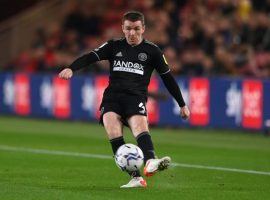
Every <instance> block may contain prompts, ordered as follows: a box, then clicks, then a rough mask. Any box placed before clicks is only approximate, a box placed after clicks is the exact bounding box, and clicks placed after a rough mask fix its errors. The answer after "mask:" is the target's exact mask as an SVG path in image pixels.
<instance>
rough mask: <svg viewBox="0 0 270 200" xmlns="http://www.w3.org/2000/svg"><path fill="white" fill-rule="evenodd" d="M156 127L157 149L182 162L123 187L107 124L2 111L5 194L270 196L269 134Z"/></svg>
mask: <svg viewBox="0 0 270 200" xmlns="http://www.w3.org/2000/svg"><path fill="white" fill-rule="evenodd" d="M125 132H126V134H125V138H126V142H131V143H135V140H134V139H133V137H132V136H131V133H130V132H129V130H128V129H125ZM151 135H152V138H153V141H154V144H155V149H156V153H157V155H158V156H160V157H161V156H165V155H169V156H171V157H172V161H173V163H174V164H175V166H173V167H171V168H170V169H168V170H167V171H164V172H161V173H159V174H156V175H155V176H154V177H151V178H147V183H148V187H147V188H146V189H142V188H139V189H138V188H137V189H120V188H119V187H120V186H121V185H122V184H125V183H127V182H128V181H129V177H128V176H127V175H126V174H125V173H123V172H121V171H120V170H119V169H118V168H117V167H116V165H115V163H114V160H113V158H112V154H111V147H110V145H109V142H108V140H107V138H106V135H105V131H104V129H103V127H101V126H99V125H97V124H91V123H85V122H84V123H82V122H69V121H52V120H34V119H25V118H16V117H0V199H1V200H16V199H18V200H24V199H25V200H29V199H33V200H43V199H48V200H54V199H69V200H70V199H80V200H81V199H97V200H98V199H107V200H111V199H125V200H131V199H151V200H152V199H166V200H170V199H173V200H175V199H181V200H185V199H188V200H192V199H194V200H198V199H199V200H201V199H202V200H205V199H206V200H208V199H213V200H234V199H237V200H238V199H240V200H242V199H243V200H249V199H250V200H260V199H261V200H267V199H270V138H269V137H264V136H263V135H261V134H257V133H242V132H237V131H225V130H208V129H192V130H190V129H157V128H152V129H151ZM204 167H205V168H204ZM217 167H219V168H217ZM230 170H231V171H230ZM233 170H234V171H233Z"/></svg>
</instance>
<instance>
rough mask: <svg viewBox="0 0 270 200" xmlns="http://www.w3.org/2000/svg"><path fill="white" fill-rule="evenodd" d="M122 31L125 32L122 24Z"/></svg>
mask: <svg viewBox="0 0 270 200" xmlns="http://www.w3.org/2000/svg"><path fill="white" fill-rule="evenodd" d="M122 31H123V32H124V25H123V24H122Z"/></svg>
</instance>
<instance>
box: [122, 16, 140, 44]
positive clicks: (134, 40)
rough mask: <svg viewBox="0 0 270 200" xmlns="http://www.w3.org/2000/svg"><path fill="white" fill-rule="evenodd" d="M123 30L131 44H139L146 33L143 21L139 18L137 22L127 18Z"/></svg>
mask: <svg viewBox="0 0 270 200" xmlns="http://www.w3.org/2000/svg"><path fill="white" fill-rule="evenodd" d="M122 29H123V32H124V34H125V37H126V39H127V42H128V43H129V44H130V45H138V44H140V43H141V41H142V34H143V33H144V30H145V27H144V25H143V24H142V21H140V20H138V21H135V22H132V21H129V20H125V21H124V23H123V25H122Z"/></svg>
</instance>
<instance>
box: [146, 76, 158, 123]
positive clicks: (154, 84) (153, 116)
mask: <svg viewBox="0 0 270 200" xmlns="http://www.w3.org/2000/svg"><path fill="white" fill-rule="evenodd" d="M158 87H159V84H158V79H157V78H153V77H152V79H151V81H150V84H149V86H148V91H149V92H153V93H155V92H158ZM146 109H147V113H148V120H149V123H150V124H157V123H158V121H159V106H158V102H157V101H156V100H155V99H153V98H151V97H149V98H148V101H147V104H146Z"/></svg>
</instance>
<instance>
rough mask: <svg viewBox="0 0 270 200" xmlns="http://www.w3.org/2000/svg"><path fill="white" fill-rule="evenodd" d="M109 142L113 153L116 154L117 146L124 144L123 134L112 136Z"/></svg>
mask: <svg viewBox="0 0 270 200" xmlns="http://www.w3.org/2000/svg"><path fill="white" fill-rule="evenodd" d="M110 143H111V145H112V150H113V155H115V154H116V151H117V149H118V148H119V147H121V146H122V145H123V144H125V141H124V138H123V136H120V137H117V138H113V139H111V140H110Z"/></svg>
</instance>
